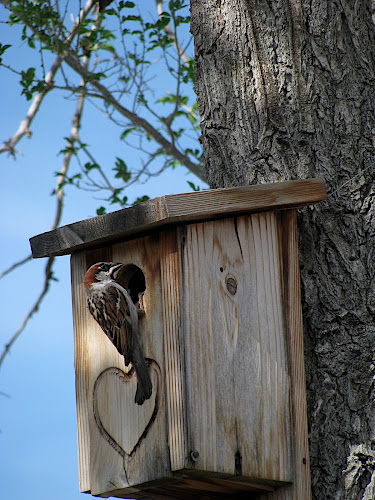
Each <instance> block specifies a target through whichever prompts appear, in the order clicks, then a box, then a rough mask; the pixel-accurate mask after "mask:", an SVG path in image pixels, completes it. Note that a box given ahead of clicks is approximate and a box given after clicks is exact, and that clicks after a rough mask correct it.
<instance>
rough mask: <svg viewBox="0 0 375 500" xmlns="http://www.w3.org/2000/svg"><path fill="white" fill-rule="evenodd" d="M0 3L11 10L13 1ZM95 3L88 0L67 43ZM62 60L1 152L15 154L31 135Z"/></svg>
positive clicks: (46, 79)
mask: <svg viewBox="0 0 375 500" xmlns="http://www.w3.org/2000/svg"><path fill="white" fill-rule="evenodd" d="M0 3H2V4H3V5H4V6H5V7H7V8H8V9H9V10H11V3H10V2H9V1H8V0H0ZM94 4H96V1H95V0H88V1H87V3H86V5H85V7H84V8H83V9H82V10H81V12H80V15H79V17H78V19H77V20H76V22H75V23H74V24H73V26H72V28H71V30H70V32H69V34H68V36H67V37H66V43H68V44H69V45H70V44H71V42H72V41H73V39H74V37H75V35H76V33H77V31H78V28H79V25H80V23H81V21H82V19H84V18H85V17H87V15H88V14H89V12H90V10H91V9H92V7H93V5H94ZM61 61H62V60H61V58H60V57H59V56H58V57H56V59H55V60H54V62H53V64H52V66H51V69H50V70H49V71H48V73H47V74H46V77H45V79H44V81H45V84H44V87H43V89H42V90H41V91H40V92H39V93H38V94H37V95H36V96H35V97H34V99H33V102H32V104H31V106H30V107H29V110H28V112H27V115H26V118H25V119H24V120H22V122H21V123H20V126H19V127H18V130H17V132H16V133H15V134H14V136H13V137H11V138H10V139H9V140H8V141H5V142H4V144H3V145H2V147H1V148H0V153H5V152H8V153H9V154H11V155H14V154H15V150H14V148H15V146H16V144H17V143H18V142H19V141H20V140H21V139H22V137H23V136H24V135H26V136H28V137H30V136H31V132H30V125H31V122H32V121H33V119H34V118H35V115H36V114H37V112H38V110H39V108H40V105H41V103H42V101H43V99H44V97H45V96H46V94H47V93H48V92H49V91H50V90H51V89H52V88H53V79H54V77H55V75H56V72H57V70H58V69H59V67H60V65H61Z"/></svg>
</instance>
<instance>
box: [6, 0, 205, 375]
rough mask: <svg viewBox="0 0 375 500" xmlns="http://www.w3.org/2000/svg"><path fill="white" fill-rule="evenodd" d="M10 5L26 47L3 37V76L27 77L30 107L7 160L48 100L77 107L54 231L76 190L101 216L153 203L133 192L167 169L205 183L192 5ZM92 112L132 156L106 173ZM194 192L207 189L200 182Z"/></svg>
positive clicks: (117, 1) (56, 1) (49, 275)
mask: <svg viewBox="0 0 375 500" xmlns="http://www.w3.org/2000/svg"><path fill="white" fill-rule="evenodd" d="M0 3H1V4H2V6H3V7H2V8H1V10H0V15H2V17H3V19H2V20H1V22H2V23H7V24H9V25H12V26H14V29H15V30H16V29H18V30H19V33H20V41H21V44H22V45H21V47H16V46H14V47H12V46H11V45H10V44H9V43H7V42H8V40H2V39H1V34H0V71H1V73H2V75H3V77H6V72H8V71H9V72H12V73H13V74H14V73H15V74H17V75H18V78H19V84H20V93H21V95H22V96H24V97H25V99H26V102H29V105H30V107H29V110H28V112H27V115H26V117H25V118H24V119H22V120H21V119H20V126H19V128H18V130H17V131H16V133H15V134H14V135H13V136H12V137H11V138H10V139H8V140H4V138H3V144H2V146H0V153H4V154H10V155H13V156H14V157H17V155H18V151H17V150H16V146H17V144H18V143H19V142H20V141H21V139H22V138H23V137H24V136H27V137H31V135H32V133H31V125H32V122H33V120H34V119H36V117H37V113H38V110H39V109H40V107H41V106H42V105H43V103H44V100H45V97H46V96H47V95H48V94H50V93H51V92H53V93H61V94H63V96H64V98H65V99H69V100H70V101H72V102H73V103H75V108H76V109H75V112H74V115H73V116H72V120H71V124H70V125H68V126H70V128H71V131H70V134H68V135H67V137H65V138H64V141H65V146H64V147H63V148H62V149H61V151H60V155H61V156H60V158H62V161H61V166H60V169H59V170H57V169H56V168H55V169H54V170H55V172H53V173H52V174H53V176H54V179H55V183H56V184H55V187H54V189H53V195H54V196H55V197H56V214H55V218H54V221H53V224H52V227H51V229H54V228H55V227H57V225H59V223H60V221H61V216H62V211H63V206H64V205H63V198H64V195H65V190H66V188H68V187H69V188H71V187H75V188H78V189H82V190H87V191H90V192H92V193H93V194H95V195H97V193H99V196H100V206H99V207H98V208H97V214H98V215H103V214H105V213H106V211H107V210H108V208H111V209H115V208H120V207H125V206H127V205H129V204H131V203H142V202H143V201H145V200H147V199H148V196H147V195H146V194H145V195H143V196H140V197H138V198H137V199H136V200H130V201H129V196H128V192H127V189H128V187H129V186H131V185H132V184H134V183H142V184H143V183H145V182H146V181H147V180H148V179H149V178H150V177H153V176H157V175H158V174H160V173H161V172H163V171H165V170H166V169H171V170H173V169H175V168H177V167H178V168H185V169H187V171H190V172H192V173H193V174H195V175H196V176H197V178H198V179H199V180H200V181H204V180H205V177H204V174H203V167H202V165H203V159H202V149H201V147H200V144H199V142H198V136H199V118H198V110H197V105H196V102H195V95H194V92H193V85H194V60H193V58H192V52H193V48H192V43H191V35H190V34H189V21H190V17H189V10H188V6H187V5H186V4H185V3H184V2H183V1H181V0H170V1H168V2H165V1H163V0H156V1H152V0H143V1H139V2H138V3H137V4H136V3H135V2H132V1H125V0H100V1H97V2H96V1H94V0H87V1H86V3H85V4H81V2H71V1H70V0H41V1H31V0H18V1H15V0H0ZM12 29H13V28H12ZM26 49H27V50H28V51H29V52H31V57H30V58H29V61H30V62H29V63H28V65H27V66H26V67H22V66H21V67H20V64H19V63H18V61H19V58H17V55H16V54H17V50H26ZM165 89H168V90H167V91H166V90H165ZM87 106H91V107H94V108H95V109H97V111H98V113H99V114H101V115H103V114H104V115H105V116H106V117H107V118H108V119H109V120H111V122H113V123H114V124H115V125H116V126H117V129H118V140H119V142H120V143H121V144H122V145H123V151H124V154H123V156H122V157H119V156H118V155H115V156H114V158H113V161H112V165H109V166H108V165H107V166H103V165H101V164H100V162H99V161H97V159H96V157H97V151H96V150H95V146H92V145H89V142H90V141H89V140H87V138H85V139H86V140H84V139H83V137H84V134H85V131H84V129H81V124H82V117H83V115H84V113H85V110H86V108H87ZM129 148H130V149H135V150H136V152H137V158H138V163H137V164H132V165H130V164H129V161H127V160H128V158H129V157H130V155H129ZM134 156H135V155H132V157H133V158H134ZM135 161H136V160H135ZM56 170H57V171H56ZM189 186H190V188H191V189H200V188H199V187H198V186H196V185H195V183H193V182H190V181H189ZM29 260H30V256H28V257H26V258H25V259H22V261H20V262H17V263H15V264H14V265H12V266H11V267H10V268H9V269H6V270H5V271H4V272H3V273H0V278H1V277H3V276H5V275H6V274H8V273H9V272H12V271H13V270H14V269H16V268H17V267H18V266H20V265H23V264H25V263H26V262H29ZM53 262H54V258H50V259H48V262H47V264H46V267H45V275H44V285H43V291H42V292H41V293H40V294H39V296H38V297H37V298H36V301H35V303H34V305H33V307H32V308H31V309H30V311H29V313H28V314H27V315H26V316H25V318H24V319H23V321H22V322H21V325H20V327H19V329H18V330H17V331H16V332H15V333H14V335H13V336H12V337H11V339H10V340H9V342H8V343H7V344H6V345H5V349H4V351H3V353H2V355H1V356H0V365H1V363H2V361H3V359H4V357H5V355H6V354H7V353H8V352H9V350H10V348H11V346H12V344H13V343H14V342H15V340H16V339H17V338H18V337H19V335H20V334H21V333H22V331H23V330H24V328H25V326H26V324H27V323H28V321H29V319H30V318H31V317H32V315H33V314H34V313H35V312H36V311H37V310H38V308H39V306H40V304H41V302H42V300H43V298H44V296H45V295H46V293H47V291H48V289H49V284H50V281H51V280H52V279H53Z"/></svg>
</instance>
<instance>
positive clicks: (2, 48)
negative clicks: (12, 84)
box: [0, 43, 11, 64]
mask: <svg viewBox="0 0 375 500" xmlns="http://www.w3.org/2000/svg"><path fill="white" fill-rule="evenodd" d="M10 47H11V45H9V44H7V45H2V44H1V43H0V64H1V61H2V60H3V58H2V57H1V56H2V55H3V54H4V52H5V51H6V50H8V49H9V48H10Z"/></svg>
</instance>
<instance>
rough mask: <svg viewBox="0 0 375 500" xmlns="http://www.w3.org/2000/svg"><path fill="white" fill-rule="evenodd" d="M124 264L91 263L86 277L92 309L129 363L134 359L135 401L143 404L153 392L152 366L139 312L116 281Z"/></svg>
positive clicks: (90, 308)
mask: <svg viewBox="0 0 375 500" xmlns="http://www.w3.org/2000/svg"><path fill="white" fill-rule="evenodd" d="M122 266H123V264H120V263H114V262H98V263H97V264H94V265H93V266H91V267H90V269H89V270H88V271H87V273H86V275H85V279H84V286H85V290H86V293H87V303H88V307H89V311H90V313H91V314H92V315H93V317H94V318H95V320H96V321H97V322H98V323H99V325H100V327H101V329H102V330H103V332H104V333H105V334H106V335H107V337H108V338H109V340H110V341H111V342H112V344H113V345H114V346H115V347H116V349H117V350H118V352H119V353H120V354H122V355H123V356H124V360H125V365H126V366H127V365H128V364H129V363H132V365H133V367H134V369H135V372H136V374H137V378H138V384H137V392H136V394H135V402H136V403H137V404H139V405H142V404H143V403H144V401H145V400H146V399H149V398H150V397H151V394H152V383H151V379H150V375H149V373H148V367H147V364H146V361H145V359H144V357H143V354H142V348H141V343H140V334H139V328H138V312H137V308H136V306H135V304H134V303H133V301H132V299H131V297H130V295H129V292H128V291H127V290H126V289H125V288H124V287H123V286H121V285H120V284H119V283H117V281H116V276H118V273H119V271H120V269H121V267H122Z"/></svg>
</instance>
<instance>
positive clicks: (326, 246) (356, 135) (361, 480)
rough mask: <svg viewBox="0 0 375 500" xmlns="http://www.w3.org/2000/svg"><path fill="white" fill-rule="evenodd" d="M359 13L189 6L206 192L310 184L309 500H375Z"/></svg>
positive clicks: (368, 74)
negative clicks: (319, 195) (315, 188)
mask: <svg viewBox="0 0 375 500" xmlns="http://www.w3.org/2000/svg"><path fill="white" fill-rule="evenodd" d="M372 8H373V5H372V2H371V1H369V0H362V1H360V2H349V1H348V0H341V1H339V0H310V1H307V0H306V1H299V0H285V1H282V2H281V1H280V2H276V1H273V2H270V1H266V0H204V1H202V0H191V12H192V23H191V31H192V33H193V35H194V40H195V51H196V92H197V97H198V104H199V110H200V114H201V118H202V124H201V126H202V142H203V145H204V151H205V162H206V175H207V178H208V179H209V183H210V185H211V187H213V188H218V187H228V186H239V185H244V184H255V183H264V182H274V181H279V180H289V179H296V178H308V177H320V178H323V179H324V180H325V182H326V183H327V188H328V192H329V193H330V195H329V198H328V201H327V202H324V203H321V204H319V205H318V206H316V207H314V208H311V209H304V210H302V211H301V214H300V220H299V222H300V225H299V230H300V257H301V279H302V292H303V310H304V322H305V350H306V371H307V398H308V409H309V432H310V454H311V472H312V487H313V496H314V498H315V499H316V500H322V499H331V498H332V499H336V500H337V499H352V500H359V499H367V500H370V499H373V498H375V422H374V417H375V408H374V395H375V391H374V382H373V379H374V375H375V360H374V349H375V321H374V319H375V317H374V313H375V255H374V248H375V247H374V226H375V215H374V201H373V199H374V192H375V181H374V171H375V166H374V157H375V150H374V144H375V113H374V103H375V30H374V22H373V19H372Z"/></svg>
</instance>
